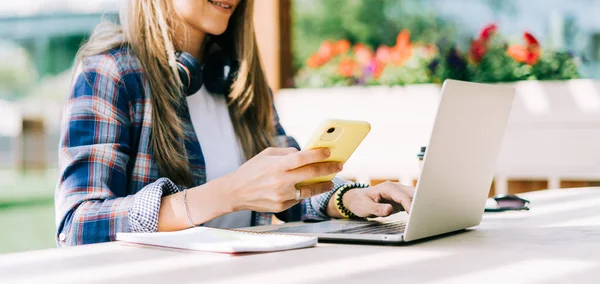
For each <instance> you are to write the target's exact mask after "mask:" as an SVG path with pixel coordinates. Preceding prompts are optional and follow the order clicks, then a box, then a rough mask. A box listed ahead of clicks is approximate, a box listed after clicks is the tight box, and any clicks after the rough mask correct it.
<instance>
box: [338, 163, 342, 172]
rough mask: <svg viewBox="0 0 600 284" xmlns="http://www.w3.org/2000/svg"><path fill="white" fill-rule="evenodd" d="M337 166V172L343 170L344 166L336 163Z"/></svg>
mask: <svg viewBox="0 0 600 284" xmlns="http://www.w3.org/2000/svg"><path fill="white" fill-rule="evenodd" d="M337 166H338V170H340V171H341V170H343V169H344V164H342V163H338V164H337Z"/></svg>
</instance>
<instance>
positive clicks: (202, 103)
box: [187, 87, 252, 228]
mask: <svg viewBox="0 0 600 284" xmlns="http://www.w3.org/2000/svg"><path fill="white" fill-rule="evenodd" d="M187 103H188V109H189V112H190V118H191V120H192V124H193V125H194V131H195V132H196V136H197V137H198V142H200V147H202V154H203V155H204V162H205V165H206V181H207V182H208V181H211V180H213V179H216V178H219V177H221V176H223V175H226V174H229V173H231V172H233V171H235V170H237V169H238V168H239V167H240V165H241V164H242V163H243V162H244V157H243V154H242V153H243V152H242V149H241V147H240V144H239V141H238V139H237V137H236V135H235V131H234V130H233V124H232V123H231V118H230V117H229V109H228V108H227V101H226V99H225V96H223V95H215V94H210V93H209V92H208V91H207V90H206V89H205V88H204V87H202V88H201V89H200V90H199V91H198V92H197V93H195V94H193V95H191V96H188V97H187ZM190 205H191V204H190ZM191 206H193V205H191ZM198 206H201V205H198ZM251 220H252V213H251V211H247V210H245V211H237V212H233V213H230V214H227V215H223V216H221V217H218V218H216V219H213V220H211V221H209V222H206V223H204V225H205V226H208V227H216V228H240V227H248V226H250V225H251V222H252V221H251Z"/></svg>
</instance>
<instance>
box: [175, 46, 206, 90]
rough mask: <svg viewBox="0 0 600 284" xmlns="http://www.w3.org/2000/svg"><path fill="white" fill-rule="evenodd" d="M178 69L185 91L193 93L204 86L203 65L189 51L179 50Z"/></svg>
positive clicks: (177, 54) (177, 55)
mask: <svg viewBox="0 0 600 284" xmlns="http://www.w3.org/2000/svg"><path fill="white" fill-rule="evenodd" d="M175 56H176V57H177V71H178V73H179V78H180V79H181V83H182V84H183V92H184V93H185V94H186V95H188V96H189V95H193V94H195V93H196V92H198V91H199V90H200V88H202V84H203V76H202V72H203V70H202V65H200V63H198V61H196V59H195V58H194V57H193V56H192V55H191V54H189V53H187V52H177V53H176V54H175Z"/></svg>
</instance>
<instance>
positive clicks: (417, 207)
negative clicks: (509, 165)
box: [269, 80, 515, 243]
mask: <svg viewBox="0 0 600 284" xmlns="http://www.w3.org/2000/svg"><path fill="white" fill-rule="evenodd" d="M514 98H515V90H514V89H513V88H511V87H507V86H502V85H484V84H475V83H467V82H460V81H453V80H448V81H446V82H445V83H444V85H443V87H442V99H441V102H440V105H439V109H438V113H437V117H436V120H435V124H434V127H433V131H432V134H431V138H430V141H429V144H428V145H427V151H426V153H425V159H424V164H423V169H422V172H421V177H420V178H419V182H418V184H417V188H416V192H415V196H414V199H413V203H412V206H411V210H410V212H411V213H410V215H409V216H408V218H405V220H401V221H398V220H396V221H386V222H381V221H352V220H332V221H325V222H320V223H304V224H301V225H299V226H293V227H278V228H277V227H276V229H273V230H269V231H270V232H281V233H290V234H300V235H311V236H317V237H319V239H320V240H324V241H345V242H347V241H353V242H371V243H377V242H382V243H401V242H410V241H414V240H419V239H423V238H428V237H432V236H437V235H441V234H445V233H450V232H454V231H460V230H463V229H466V228H470V227H473V226H477V225H479V224H480V223H481V218H482V217H483V212H484V208H485V203H486V199H487V197H488V193H489V190H490V185H491V183H492V180H493V176H494V171H495V168H496V160H497V157H498V154H499V152H500V146H501V144H502V140H503V137H504V133H505V129H506V125H507V122H508V118H509V114H510V112H511V109H512V105H513V101H514ZM399 147H402V146H401V145H399ZM391 219H393V218H391Z"/></svg>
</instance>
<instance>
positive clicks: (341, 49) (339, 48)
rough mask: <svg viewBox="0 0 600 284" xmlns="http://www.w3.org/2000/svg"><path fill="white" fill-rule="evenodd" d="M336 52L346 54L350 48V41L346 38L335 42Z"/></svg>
mask: <svg viewBox="0 0 600 284" xmlns="http://www.w3.org/2000/svg"><path fill="white" fill-rule="evenodd" d="M334 49H335V54H338V55H339V54H344V53H346V52H348V51H349V50H350V42H349V41H348V40H345V39H341V40H338V41H337V42H336V43H335V47H334Z"/></svg>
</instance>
